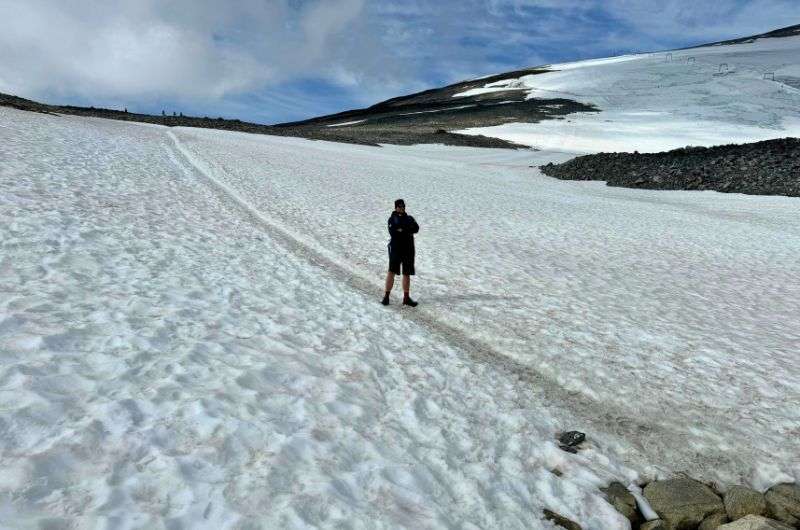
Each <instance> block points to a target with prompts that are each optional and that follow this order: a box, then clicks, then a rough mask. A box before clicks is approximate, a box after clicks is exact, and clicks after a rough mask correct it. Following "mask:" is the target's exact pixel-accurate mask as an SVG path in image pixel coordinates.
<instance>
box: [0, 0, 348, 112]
mask: <svg viewBox="0 0 800 530" xmlns="http://www.w3.org/2000/svg"><path fill="white" fill-rule="evenodd" d="M293 4H295V2H291V1H290V0H278V1H272V2H257V1H253V0H245V1H241V2H231V3H228V4H222V3H219V2H211V1H205V2H195V1H188V0H177V1H173V2H169V3H166V2H157V1H155V0H128V1H119V2H109V3H97V2H70V3H67V2H59V1H49V0H25V1H15V0H11V1H9V0H1V1H0V20H1V21H2V22H0V48H2V49H3V50H4V57H3V59H2V60H0V83H2V85H3V86H5V87H11V88H13V89H14V90H15V91H17V92H19V93H21V94H24V95H31V96H35V95H38V94H43V93H55V94H76V95H80V96H86V97H91V96H98V95H101V96H102V97H106V98H109V97H111V98H113V97H131V96H136V97H153V96H155V97H180V98H209V99H215V98H220V97H223V96H225V95H228V94H232V93H241V92H245V91H248V90H255V89H257V88H259V87H261V86H264V85H266V84H269V83H280V82H284V81H286V80H287V79H291V78H292V77H293V76H298V75H307V74H308V73H310V72H313V71H314V69H317V68H323V67H325V66H327V63H326V54H327V53H328V52H329V47H334V46H335V45H336V39H337V38H338V36H339V35H340V34H341V33H342V32H343V31H344V30H345V29H346V28H347V27H348V26H349V25H350V24H351V23H352V22H353V20H354V19H356V18H357V17H359V16H361V15H362V8H363V0H324V1H322V0H321V1H319V2H314V3H306V4H301V5H298V6H297V7H293Z"/></svg>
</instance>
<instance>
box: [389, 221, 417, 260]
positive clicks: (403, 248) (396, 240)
mask: <svg viewBox="0 0 800 530" xmlns="http://www.w3.org/2000/svg"><path fill="white" fill-rule="evenodd" d="M417 232H419V225H418V224H417V222H416V221H415V220H414V218H413V217H411V216H410V215H408V214H399V213H397V212H392V216H391V217H389V235H390V236H392V239H391V240H390V241H389V255H390V256H392V257H394V256H409V255H413V254H414V234H416V233H417Z"/></svg>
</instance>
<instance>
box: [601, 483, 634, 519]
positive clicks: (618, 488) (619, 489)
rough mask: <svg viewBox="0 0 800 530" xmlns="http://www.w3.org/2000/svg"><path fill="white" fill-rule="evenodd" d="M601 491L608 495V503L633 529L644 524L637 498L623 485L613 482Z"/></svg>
mask: <svg viewBox="0 0 800 530" xmlns="http://www.w3.org/2000/svg"><path fill="white" fill-rule="evenodd" d="M600 491H602V492H603V493H605V494H606V498H607V499H608V503H609V504H611V506H613V507H614V509H615V510H617V511H618V512H619V513H621V514H622V515H624V516H625V518H627V519H628V520H629V521H630V522H631V527H632V528H636V525H638V524H639V523H640V522H642V516H641V515H640V514H639V510H638V509H637V507H636V498H635V497H634V496H633V495H632V494H631V492H630V491H628V489H627V488H626V487H625V486H623V485H622V484H621V483H619V482H612V483H611V484H609V485H608V487H606V488H602V489H601V490H600Z"/></svg>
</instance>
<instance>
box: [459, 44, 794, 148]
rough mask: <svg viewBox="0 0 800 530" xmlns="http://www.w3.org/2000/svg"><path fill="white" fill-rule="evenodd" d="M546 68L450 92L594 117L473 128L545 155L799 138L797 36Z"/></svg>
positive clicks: (567, 117) (474, 131) (473, 131)
mask: <svg viewBox="0 0 800 530" xmlns="http://www.w3.org/2000/svg"><path fill="white" fill-rule="evenodd" d="M549 68H550V69H551V70H553V71H552V72H548V73H544V74H538V75H528V76H524V77H521V78H519V79H511V80H503V81H498V82H495V83H489V84H487V85H486V86H485V87H483V88H476V89H473V90H469V91H466V92H462V93H459V94H456V95H455V99H454V101H458V97H459V96H471V95H476V94H482V93H487V92H497V91H503V90H524V91H525V92H526V93H527V94H528V96H527V97H528V98H537V97H540V98H554V97H562V98H567V99H572V100H575V101H579V102H581V103H586V104H592V105H595V106H596V107H597V108H598V109H600V110H601V112H599V113H579V114H572V115H569V116H566V117H565V119H563V120H547V121H543V122H540V123H513V122H512V123H508V124H504V125H498V126H493V127H477V128H471V129H467V130H464V131H458V132H461V133H465V134H482V135H486V136H492V137H495V138H501V139H503V140H508V141H511V142H516V143H519V144H522V145H529V146H534V147H538V148H542V149H549V150H562V151H568V152H573V151H574V152H581V153H596V152H601V151H606V152H632V151H635V150H637V151H640V152H658V151H668V150H671V149H677V148H680V147H685V146H687V145H694V146H707V147H708V146H712V145H721V144H729V143H745V142H756V141H761V140H771V139H774V138H784V137H787V136H800V36H797V37H783V38H764V39H758V40H756V41H755V42H752V43H746V44H735V45H725V46H705V47H701V48H693V49H687V50H676V51H674V52H662V53H650V54H642V55H625V56H620V57H612V58H608V59H592V60H587V61H578V62H574V63H565V64H555V65H550V66H549Z"/></svg>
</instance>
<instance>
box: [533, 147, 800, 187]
mask: <svg viewBox="0 0 800 530" xmlns="http://www.w3.org/2000/svg"><path fill="white" fill-rule="evenodd" d="M541 170H542V172H543V173H544V174H545V175H548V176H551V177H556V178H560V179H563V180H605V181H606V182H607V183H608V185H609V186H623V187H627V188H645V189H662V190H715V191H721V192H727V193H748V194H752V195H786V196H790V197H800V139H798V138H783V139H780V140H768V141H764V142H757V143H751V144H743V145H723V146H717V147H709V148H706V147H686V148H683V149H676V150H674V151H668V152H665V153H652V154H640V153H599V154H595V155H586V156H580V157H577V158H574V159H572V160H569V161H567V162H564V163H563V164H552V163H551V164H546V165H544V166H541Z"/></svg>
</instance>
